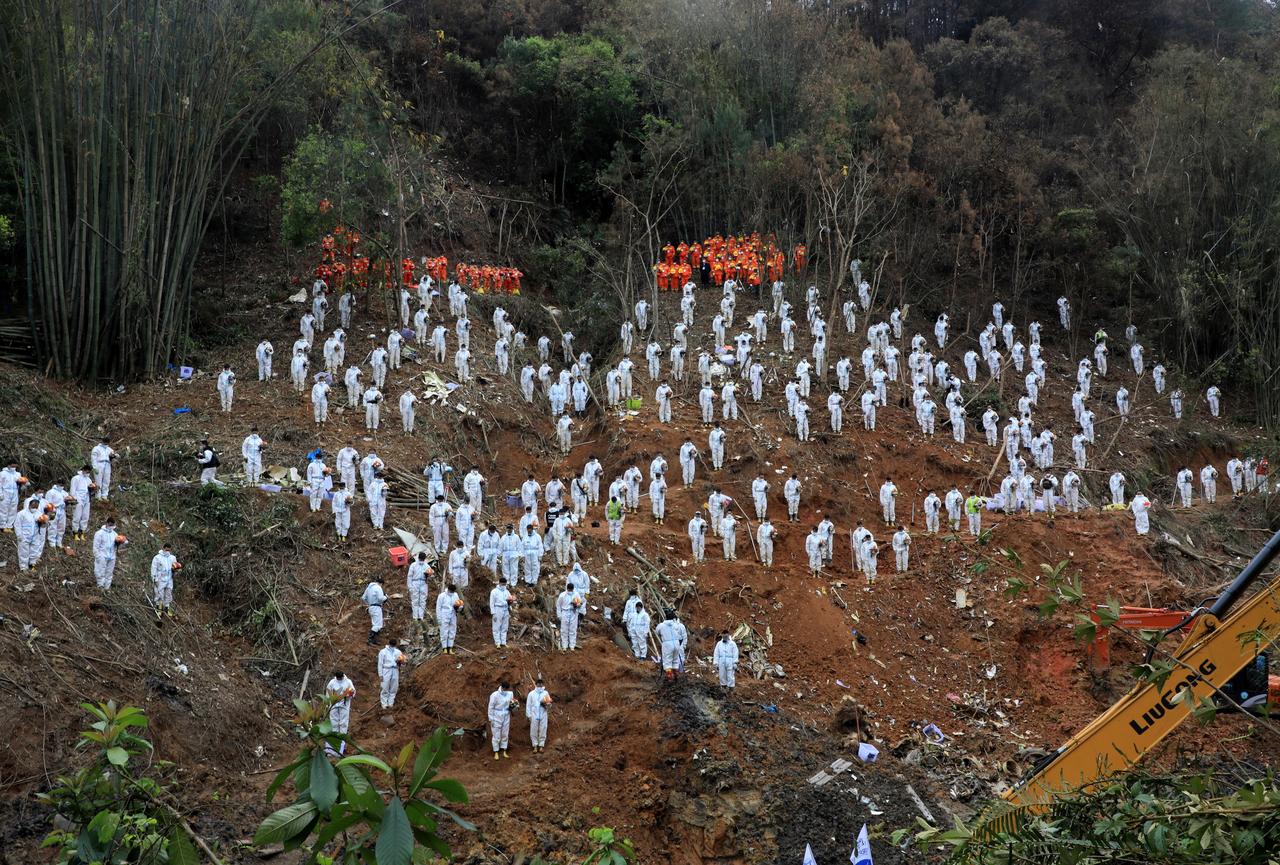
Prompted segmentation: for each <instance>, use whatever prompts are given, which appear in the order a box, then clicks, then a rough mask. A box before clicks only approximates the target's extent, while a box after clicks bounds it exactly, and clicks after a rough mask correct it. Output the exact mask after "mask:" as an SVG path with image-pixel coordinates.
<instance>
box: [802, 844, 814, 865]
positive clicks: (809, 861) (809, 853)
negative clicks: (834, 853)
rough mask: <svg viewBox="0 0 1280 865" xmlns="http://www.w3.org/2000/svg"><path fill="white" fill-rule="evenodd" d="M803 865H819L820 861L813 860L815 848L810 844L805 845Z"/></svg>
mask: <svg viewBox="0 0 1280 865" xmlns="http://www.w3.org/2000/svg"><path fill="white" fill-rule="evenodd" d="M803 865H818V860H817V859H814V858H813V848H812V847H810V846H809V845H808V844H806V845H804V863H803Z"/></svg>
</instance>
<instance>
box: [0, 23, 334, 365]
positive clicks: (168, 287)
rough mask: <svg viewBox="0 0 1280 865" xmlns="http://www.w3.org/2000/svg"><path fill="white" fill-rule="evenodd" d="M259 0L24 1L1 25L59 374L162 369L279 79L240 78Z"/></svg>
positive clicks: (34, 252) (40, 332) (39, 319)
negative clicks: (221, 207) (212, 230)
mask: <svg viewBox="0 0 1280 865" xmlns="http://www.w3.org/2000/svg"><path fill="white" fill-rule="evenodd" d="M257 9H258V4H257V3H255V2H252V0H195V2H191V0H150V2H144V0H112V2H107V0H15V2H14V3H12V4H9V5H8V6H6V8H5V11H4V12H3V13H0V14H3V15H4V21H3V26H0V51H3V53H4V55H5V58H6V60H5V63H4V64H3V70H2V71H0V75H3V78H0V81H3V83H4V85H5V92H7V93H9V94H10V97H11V99H12V102H11V104H10V111H9V119H10V122H11V126H12V133H11V138H12V141H13V145H14V150H15V157H16V162H17V169H18V175H19V179H20V196H21V202H22V210H23V216H24V220H23V223H24V228H25V232H26V238H25V239H26V249H27V276H28V280H27V300H28V314H29V316H30V321H31V327H32V331H33V335H34V340H35V345H36V349H37V353H38V354H39V356H40V360H41V362H42V363H43V364H45V366H46V367H47V368H48V369H49V370H50V371H51V372H53V373H54V374H57V375H62V376H74V377H80V378H86V379H97V378H102V377H106V376H110V377H134V376H142V375H147V374H150V373H154V372H156V371H157V370H161V369H163V368H164V366H165V364H166V363H167V362H168V361H169V360H170V359H171V358H172V357H173V355H174V349H175V346H176V345H178V344H179V343H180V342H181V340H182V338H183V337H184V336H185V334H186V332H187V327H188V321H187V320H188V312H189V309H190V301H191V290H192V277H193V275H194V270H195V260H196V253H197V251H198V250H199V248H200V244H201V241H202V240H203V238H204V235H205V231H206V229H207V227H208V223H209V220H210V217H211V215H212V213H213V212H214V209H215V205H216V202H217V200H218V199H219V197H220V193H221V191H222V189H223V187H224V186H225V184H226V182H227V179H228V178H229V176H230V173H231V170H232V168H233V167H234V164H235V158H236V156H237V155H238V152H239V150H240V149H241V148H242V147H243V145H244V143H245V141H246V139H247V136H248V135H249V133H250V132H252V130H253V128H254V127H255V125H256V123H257V122H258V120H259V119H260V117H261V114H262V108H263V106H264V105H265V104H266V101H267V96H268V95H269V94H270V92H271V91H272V89H273V88H274V87H275V86H276V85H277V84H279V83H280V82H282V81H284V80H286V79H287V78H288V77H289V76H290V75H291V74H292V73H293V72H294V71H296V70H297V69H298V68H300V67H301V66H302V64H303V63H305V62H306V60H307V59H308V57H309V56H310V55H311V54H312V53H313V52H314V51H315V50H317V49H318V47H319V44H317V45H316V46H315V47H313V48H312V49H311V50H310V51H305V52H302V53H301V54H300V55H299V57H298V59H297V61H296V63H295V64H294V65H292V66H291V67H289V68H288V69H287V70H286V71H285V72H284V73H282V74H281V75H279V76H277V77H276V78H274V79H273V80H272V81H270V82H266V83H263V84H261V85H260V86H256V87H246V86H242V85H243V84H244V82H245V80H246V79H247V78H248V76H249V73H250V71H251V69H252V67H253V64H254V62H255V59H254V56H253V54H252V52H250V51H249V50H247V49H246V47H245V46H246V45H248V44H249V42H250V40H249V35H250V34H251V32H252V29H253V27H254V20H255V18H254V16H255V13H256V11H257Z"/></svg>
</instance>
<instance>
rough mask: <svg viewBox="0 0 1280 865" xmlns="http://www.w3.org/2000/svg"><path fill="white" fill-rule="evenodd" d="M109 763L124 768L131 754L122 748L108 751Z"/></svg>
mask: <svg viewBox="0 0 1280 865" xmlns="http://www.w3.org/2000/svg"><path fill="white" fill-rule="evenodd" d="M107 761H108V762H109V763H110V764H111V765H112V766H123V765H124V764H126V763H128V762H129V752H128V751H126V750H125V749H124V748H121V747H118V746H117V747H113V748H108V749H107Z"/></svg>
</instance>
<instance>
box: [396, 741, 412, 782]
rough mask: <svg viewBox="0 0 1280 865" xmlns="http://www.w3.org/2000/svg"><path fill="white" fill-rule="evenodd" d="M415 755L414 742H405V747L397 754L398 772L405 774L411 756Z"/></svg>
mask: <svg viewBox="0 0 1280 865" xmlns="http://www.w3.org/2000/svg"><path fill="white" fill-rule="evenodd" d="M412 756H413V743H412V742H405V743H404V747H403V748H401V749H400V753H399V754H398V755H396V764H395V765H396V772H397V773H398V774H401V775H403V774H404V770H405V769H408V768H409V758H410V757H412Z"/></svg>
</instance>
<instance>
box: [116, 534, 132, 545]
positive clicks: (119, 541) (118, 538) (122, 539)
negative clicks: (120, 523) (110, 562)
mask: <svg viewBox="0 0 1280 865" xmlns="http://www.w3.org/2000/svg"><path fill="white" fill-rule="evenodd" d="M116 543H117V544H127V543H129V539H128V538H126V537H125V536H124V535H116Z"/></svg>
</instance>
